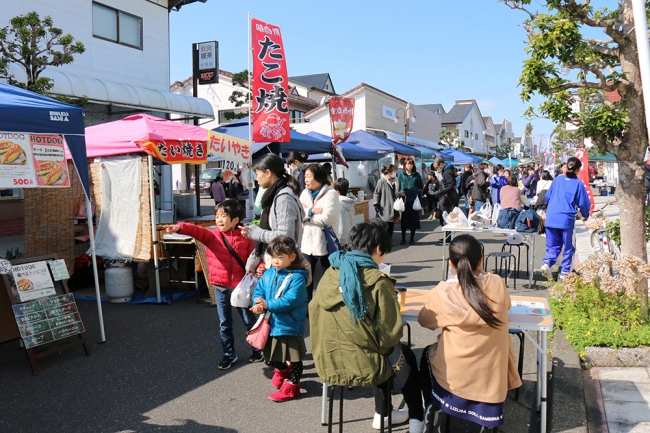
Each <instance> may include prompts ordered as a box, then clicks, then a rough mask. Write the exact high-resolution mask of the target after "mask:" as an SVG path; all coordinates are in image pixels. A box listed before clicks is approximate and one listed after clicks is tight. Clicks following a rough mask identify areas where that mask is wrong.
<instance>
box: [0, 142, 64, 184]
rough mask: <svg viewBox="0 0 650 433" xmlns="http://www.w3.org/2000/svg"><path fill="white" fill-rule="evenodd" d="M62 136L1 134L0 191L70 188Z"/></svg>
mask: <svg viewBox="0 0 650 433" xmlns="http://www.w3.org/2000/svg"><path fill="white" fill-rule="evenodd" d="M64 144H65V139H64V138H63V136H61V135H51V134H29V133H26V132H0V188H52V187H69V186H70V177H69V175H68V164H67V162H66V159H65V147H64Z"/></svg>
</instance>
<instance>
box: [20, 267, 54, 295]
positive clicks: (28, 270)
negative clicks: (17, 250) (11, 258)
mask: <svg viewBox="0 0 650 433" xmlns="http://www.w3.org/2000/svg"><path fill="white" fill-rule="evenodd" d="M11 273H12V274H13V276H14V281H15V282H16V287H17V288H18V297H19V298H20V302H26V301H31V300H33V299H38V298H43V297H45V296H51V295H55V294H56V290H55V289H54V283H53V282H52V277H51V276H50V271H49V270H48V269H47V262H45V261H43V262H32V263H24V264H22V265H14V266H13V267H12V269H11Z"/></svg>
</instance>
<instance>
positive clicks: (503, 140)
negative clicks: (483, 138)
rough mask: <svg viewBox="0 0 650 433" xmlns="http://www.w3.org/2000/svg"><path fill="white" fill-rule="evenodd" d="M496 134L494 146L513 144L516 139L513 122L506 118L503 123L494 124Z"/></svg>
mask: <svg viewBox="0 0 650 433" xmlns="http://www.w3.org/2000/svg"><path fill="white" fill-rule="evenodd" d="M494 131H495V132H496V136H495V137H494V146H495V147H501V146H503V145H504V144H510V145H512V144H513V143H514V139H515V133H514V132H512V122H510V121H509V120H508V119H506V118H504V119H503V120H502V121H501V123H498V124H495V125H494Z"/></svg>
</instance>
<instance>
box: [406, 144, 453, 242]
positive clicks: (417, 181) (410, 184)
mask: <svg viewBox="0 0 650 433" xmlns="http://www.w3.org/2000/svg"><path fill="white" fill-rule="evenodd" d="M397 179H398V180H399V192H398V193H397V195H398V196H401V197H403V198H404V202H405V203H406V209H404V212H402V221H401V225H402V241H401V242H400V245H404V244H405V243H406V230H409V229H410V230H411V238H410V240H409V244H410V245H413V244H415V231H416V230H419V229H420V211H419V210H415V209H413V203H414V202H415V199H416V198H418V196H419V194H420V193H421V191H422V188H424V183H423V182H422V177H421V176H420V173H418V172H417V171H415V161H414V160H413V157H411V156H409V157H408V158H406V161H404V171H403V172H401V173H400V174H399V176H397ZM454 179H455V177H454ZM454 185H456V181H455V180H454Z"/></svg>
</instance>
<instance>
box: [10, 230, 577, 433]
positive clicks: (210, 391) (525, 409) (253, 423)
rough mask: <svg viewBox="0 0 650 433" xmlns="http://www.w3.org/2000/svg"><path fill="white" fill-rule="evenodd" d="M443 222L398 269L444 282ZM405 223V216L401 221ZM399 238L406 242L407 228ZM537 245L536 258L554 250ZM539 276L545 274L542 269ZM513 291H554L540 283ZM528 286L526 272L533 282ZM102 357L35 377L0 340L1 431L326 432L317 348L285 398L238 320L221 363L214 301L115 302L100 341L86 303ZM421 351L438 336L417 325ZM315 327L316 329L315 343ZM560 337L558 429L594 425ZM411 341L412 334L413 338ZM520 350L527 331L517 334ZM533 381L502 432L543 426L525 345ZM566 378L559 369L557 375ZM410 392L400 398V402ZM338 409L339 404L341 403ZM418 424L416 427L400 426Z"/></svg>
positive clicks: (392, 259)
mask: <svg viewBox="0 0 650 433" xmlns="http://www.w3.org/2000/svg"><path fill="white" fill-rule="evenodd" d="M436 227H437V223H434V222H424V221H423V222H422V230H420V231H418V233H417V235H416V241H417V243H416V244H415V245H413V246H407V247H400V246H399V245H398V246H397V247H396V248H395V249H394V250H393V252H391V253H390V254H389V255H388V257H387V258H386V262H387V263H390V264H392V272H391V273H392V275H393V276H394V277H395V278H396V279H397V281H398V283H400V284H404V285H406V286H407V287H408V288H419V289H422V288H427V287H433V286H434V285H435V284H436V283H437V282H438V281H439V280H440V278H441V252H442V249H441V247H438V246H434V242H435V241H437V240H438V239H440V232H439V230H436V231H434V228H436ZM396 231H399V225H397V226H396ZM477 237H478V238H480V239H481V240H482V241H483V242H484V244H485V248H486V252H490V251H497V250H499V251H500V250H501V244H502V243H503V241H504V240H505V237H503V236H492V237H491V236H484V235H482V236H477ZM395 240H396V241H399V238H398V234H397V233H396V234H395ZM543 245H544V242H543V238H540V241H539V242H537V251H536V253H537V258H536V263H537V266H538V265H539V262H540V260H541V257H542V255H543V251H544V246H543ZM536 277H537V278H540V276H539V274H538V273H537V274H536ZM517 283H518V286H517V290H513V289H512V288H511V293H513V294H523V295H530V296H547V292H548V290H547V287H546V286H545V285H544V284H543V283H542V282H541V281H539V280H538V281H537V282H536V285H535V286H534V287H533V288H532V289H528V288H526V289H523V288H522V284H523V283H524V281H523V280H518V281H517ZM526 283H527V281H526ZM78 305H79V311H80V313H81V316H82V319H83V321H84V324H85V326H86V330H87V335H88V338H89V342H90V348H91V351H92V355H91V356H89V357H87V356H85V355H84V353H83V350H82V349H81V348H74V349H71V350H67V351H64V352H61V353H59V354H56V355H52V356H49V357H46V358H44V359H41V360H39V361H38V365H39V368H40V371H41V372H40V374H39V375H38V376H32V373H31V369H30V367H29V363H28V362H27V357H26V355H25V353H24V350H23V349H21V348H20V347H19V346H18V343H17V342H16V341H13V342H8V343H5V344H2V345H0V393H1V395H2V396H3V398H2V401H3V402H4V404H3V405H2V406H3V407H2V416H1V417H0V432H30V433H31V432H38V431H48V432H114V433H117V432H150V431H156V432H211V433H212V432H214V433H216V432H240V433H248V432H250V433H258V432H325V431H327V427H323V426H322V425H321V422H320V420H321V416H320V415H321V390H322V386H321V382H320V379H319V378H318V375H317V374H316V370H315V368H314V365H313V361H312V360H311V357H308V358H307V359H306V361H305V371H304V376H303V380H302V383H301V387H302V394H301V397H300V398H299V399H296V400H293V401H288V402H285V403H274V402H272V401H271V400H269V399H268V398H267V395H268V394H270V393H271V392H272V391H274V389H273V388H272V387H271V384H270V377H271V375H272V370H271V369H269V368H267V367H266V366H265V365H264V364H248V363H247V359H248V355H249V354H250V349H249V348H248V347H247V345H246V344H245V342H244V328H243V325H242V323H241V320H239V318H238V317H236V318H235V320H234V322H235V335H236V337H237V341H236V347H237V349H238V355H239V357H240V360H239V362H237V363H236V364H235V365H234V366H233V368H232V369H230V370H227V371H220V370H218V369H217V364H218V362H219V361H220V358H221V346H220V343H219V325H218V317H217V312H216V308H215V307H210V306H208V305H207V304H204V303H201V304H199V303H197V302H196V300H195V299H194V298H192V299H185V300H181V301H176V302H174V303H173V304H171V305H155V304H145V305H120V304H110V303H104V304H103V307H104V310H103V311H104V320H105V328H106V336H107V342H106V343H104V344H99V340H100V337H99V329H98V319H97V310H96V305H95V303H94V302H89V301H78ZM411 327H412V330H413V333H412V343H413V348H414V350H415V352H416V355H417V356H418V358H419V356H420V354H421V352H422V349H423V348H424V347H425V346H427V345H429V344H431V343H432V342H433V341H434V340H435V338H436V334H435V333H433V332H431V331H429V330H425V329H422V328H420V326H419V325H418V324H417V322H412V323H411ZM308 331H309V330H307V332H306V336H307V345H308V349H309V338H308V336H309V332H308ZM557 336H558V333H556V339H555V342H554V344H553V345H552V346H551V347H552V350H553V354H552V361H553V362H552V363H549V364H552V365H553V373H552V374H553V380H552V386H551V387H550V391H551V396H550V397H551V411H550V416H549V420H550V426H551V428H550V429H549V431H566V432H583V431H584V432H586V428H585V427H584V426H585V425H586V424H585V421H584V400H583V398H584V397H583V391H582V380H581V379H580V378H581V371H580V366H579V364H578V363H577V361H576V360H577V356H576V355H575V353H574V352H573V351H572V350H571V349H570V348H568V347H567V346H566V343H564V342H563V339H562V338H561V334H560V335H559V338H558V337H557ZM404 338H406V334H405V337H404ZM513 346H514V348H515V353H517V352H518V350H519V342H518V339H513ZM525 355H526V360H525V365H524V377H523V382H524V386H523V388H522V389H521V391H520V395H519V399H518V401H515V400H514V398H513V396H514V393H513V392H512V391H511V392H510V393H509V395H508V399H507V401H506V405H505V425H504V426H503V427H501V428H500V429H499V432H508V433H510V432H512V433H515V432H516V433H522V432H538V431H539V427H538V425H539V414H538V413H537V412H536V411H535V410H532V411H531V405H532V404H533V400H534V396H535V383H536V358H535V351H534V348H533V346H532V344H530V343H529V342H527V344H526V349H525ZM556 377H557V378H559V379H558V380H556ZM400 401H401V397H400V396H399V395H395V396H394V397H393V402H394V404H395V405H398V404H399V402H400ZM373 406H374V405H373V399H372V390H371V389H369V388H355V389H353V390H352V391H346V398H345V404H344V421H345V426H344V430H345V431H346V432H371V431H374V430H373V429H372V427H371V422H372V417H373V413H374V410H373V408H374V407H373ZM335 417H336V409H335ZM452 422H453V423H452V427H451V429H450V431H452V432H473V431H478V430H477V429H476V426H475V425H469V424H466V423H463V422H460V421H458V420H455V419H454V420H452ZM394 431H396V432H405V431H408V424H406V425H402V426H399V427H396V428H395V429H394Z"/></svg>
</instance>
